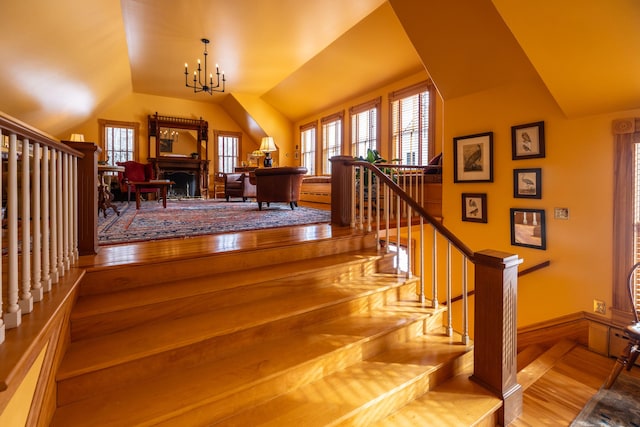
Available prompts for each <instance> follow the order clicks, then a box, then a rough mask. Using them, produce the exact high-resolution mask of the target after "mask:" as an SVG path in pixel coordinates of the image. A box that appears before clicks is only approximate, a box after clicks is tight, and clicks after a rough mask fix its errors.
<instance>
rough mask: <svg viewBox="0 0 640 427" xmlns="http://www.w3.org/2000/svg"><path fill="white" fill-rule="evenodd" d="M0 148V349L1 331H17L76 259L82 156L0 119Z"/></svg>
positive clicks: (14, 122) (1, 116)
mask: <svg viewBox="0 0 640 427" xmlns="http://www.w3.org/2000/svg"><path fill="white" fill-rule="evenodd" d="M0 144H1V147H2V162H1V166H0V167H1V172H2V173H1V174H0V180H1V187H2V212H3V220H2V243H1V248H2V253H3V257H2V261H3V262H2V264H1V268H2V282H1V284H0V287H1V292H0V309H1V310H0V312H1V317H0V343H3V342H4V340H5V330H7V329H12V328H19V327H20V325H21V323H22V317H23V316H24V315H26V314H28V313H31V312H32V311H33V310H35V309H37V307H35V306H34V303H36V304H37V303H38V302H39V301H42V300H43V297H44V295H45V294H46V293H47V292H50V291H51V290H52V286H54V285H55V284H56V283H58V281H59V280H60V278H61V277H63V276H64V275H65V274H66V273H67V272H68V271H69V269H70V268H71V266H72V265H73V264H74V263H75V262H76V261H77V259H78V255H79V253H78V196H77V192H76V191H75V189H76V188H78V159H79V158H82V157H83V154H82V153H80V152H79V151H77V150H75V149H73V148H71V147H69V146H67V145H65V144H63V143H61V142H60V141H58V140H56V139H55V138H53V137H51V136H49V135H47V134H45V133H43V132H41V131H38V130H36V129H34V128H32V127H30V126H28V125H26V124H24V123H22V122H20V121H18V120H16V119H14V118H12V117H9V116H7V115H4V114H2V113H0ZM94 192H95V189H94ZM3 294H4V295H6V301H5V300H3V299H2V295H3Z"/></svg>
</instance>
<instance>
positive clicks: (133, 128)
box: [98, 119, 139, 166]
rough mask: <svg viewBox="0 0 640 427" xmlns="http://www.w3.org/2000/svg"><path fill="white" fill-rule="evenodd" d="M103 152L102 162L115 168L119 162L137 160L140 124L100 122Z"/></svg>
mask: <svg viewBox="0 0 640 427" xmlns="http://www.w3.org/2000/svg"><path fill="white" fill-rule="evenodd" d="M98 123H99V125H100V137H101V138H102V140H101V144H102V147H103V151H102V154H101V158H102V160H106V161H107V163H108V164H109V165H112V166H115V165H116V163H118V162H126V161H129V160H135V159H136V141H137V140H138V128H139V125H138V123H133V122H119V121H112V120H102V119H101V120H98Z"/></svg>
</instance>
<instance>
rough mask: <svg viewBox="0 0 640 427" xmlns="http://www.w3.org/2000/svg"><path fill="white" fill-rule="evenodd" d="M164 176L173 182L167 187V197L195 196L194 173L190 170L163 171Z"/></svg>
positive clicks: (195, 181)
mask: <svg viewBox="0 0 640 427" xmlns="http://www.w3.org/2000/svg"><path fill="white" fill-rule="evenodd" d="M164 177H165V178H166V179H169V180H171V181H173V182H175V184H174V185H172V186H171V187H169V191H168V192H167V198H169V199H183V198H188V197H196V183H197V180H196V174H195V173H191V172H179V171H176V172H165V174H164Z"/></svg>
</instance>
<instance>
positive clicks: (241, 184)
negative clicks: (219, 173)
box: [224, 173, 256, 202]
mask: <svg viewBox="0 0 640 427" xmlns="http://www.w3.org/2000/svg"><path fill="white" fill-rule="evenodd" d="M224 197H225V198H226V199H227V202H228V201H229V198H231V197H242V201H243V202H246V201H247V199H248V198H249V197H256V186H255V185H254V184H252V183H251V182H250V181H249V174H248V173H227V174H224Z"/></svg>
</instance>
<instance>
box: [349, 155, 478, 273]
mask: <svg viewBox="0 0 640 427" xmlns="http://www.w3.org/2000/svg"><path fill="white" fill-rule="evenodd" d="M348 164H350V165H352V166H362V167H365V168H367V169H369V170H370V171H372V172H373V174H375V175H376V176H377V177H378V178H379V179H380V180H382V181H383V182H384V183H385V184H386V185H387V186H388V187H389V188H390V189H391V190H393V192H394V193H395V194H396V195H397V196H399V197H400V198H401V199H402V200H403V201H404V202H405V203H407V204H408V205H409V206H411V208H412V209H413V210H414V211H415V212H417V213H418V214H419V215H420V216H421V217H422V218H424V219H426V220H427V221H428V222H429V223H430V224H431V225H433V226H434V227H435V228H436V229H437V230H438V231H439V232H440V234H442V235H443V236H444V237H445V238H447V240H449V241H450V242H451V243H453V245H454V246H455V247H456V248H457V249H458V250H459V251H460V252H462V253H464V254H465V255H466V256H467V257H468V258H469V260H471V261H473V259H474V256H475V252H474V251H473V250H471V249H470V248H469V247H468V246H467V245H466V244H465V243H464V242H463V241H462V240H460V239H459V238H458V237H457V236H456V235H455V234H453V233H452V232H451V230H449V229H448V228H447V227H446V226H445V225H443V224H442V223H441V222H440V221H438V220H437V219H436V218H435V217H434V216H433V215H431V214H430V213H428V212H427V211H426V210H425V209H424V208H423V207H422V206H421V205H420V204H418V202H417V201H416V200H415V199H413V198H412V197H410V196H409V195H408V194H407V193H406V192H405V191H404V190H403V189H402V188H400V186H399V185H398V184H396V183H395V182H394V181H393V180H392V179H391V178H389V176H388V175H387V174H385V173H384V172H383V171H382V170H381V169H380V168H379V167H377V166H376V165H375V164H372V163H369V162H366V161H364V160H357V159H354V160H353V161H351V162H350V163H348ZM380 166H382V167H384V168H387V167H389V168H390V167H397V166H399V165H387V164H381V165H380ZM416 168H419V167H416Z"/></svg>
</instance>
